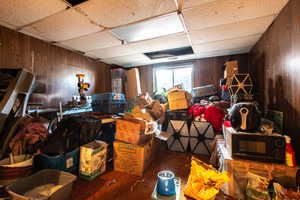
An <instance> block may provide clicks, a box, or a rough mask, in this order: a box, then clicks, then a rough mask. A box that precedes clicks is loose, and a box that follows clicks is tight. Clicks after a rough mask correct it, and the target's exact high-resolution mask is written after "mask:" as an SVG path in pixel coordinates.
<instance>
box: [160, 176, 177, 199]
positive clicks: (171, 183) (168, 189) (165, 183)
mask: <svg viewBox="0 0 300 200" xmlns="http://www.w3.org/2000/svg"><path fill="white" fill-rule="evenodd" d="M157 178H158V179H157V187H156V190H157V193H158V194H160V195H163V196H172V195H175V194H176V191H175V180H174V179H175V175H174V173H173V172H171V171H160V172H158V174H157Z"/></svg>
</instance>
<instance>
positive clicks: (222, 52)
mask: <svg viewBox="0 0 300 200" xmlns="http://www.w3.org/2000/svg"><path fill="white" fill-rule="evenodd" d="M251 47H252V46H248V47H243V48H239V49H228V50H218V51H210V52H203V53H198V54H196V55H195V58H197V59H200V58H209V57H216V56H227V55H235V54H242V53H248V52H249V51H250V50H251Z"/></svg>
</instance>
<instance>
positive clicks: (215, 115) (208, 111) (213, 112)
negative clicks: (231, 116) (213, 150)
mask: <svg viewBox="0 0 300 200" xmlns="http://www.w3.org/2000/svg"><path fill="white" fill-rule="evenodd" d="M189 114H191V115H193V117H194V118H195V117H197V116H200V115H202V114H204V119H205V120H206V121H208V122H209V123H211V124H212V126H213V128H214V130H216V131H221V130H222V124H223V119H224V117H225V113H224V111H223V110H221V109H220V108H218V107H216V106H206V107H205V106H201V105H199V104H195V105H193V106H192V107H191V108H190V109H189Z"/></svg>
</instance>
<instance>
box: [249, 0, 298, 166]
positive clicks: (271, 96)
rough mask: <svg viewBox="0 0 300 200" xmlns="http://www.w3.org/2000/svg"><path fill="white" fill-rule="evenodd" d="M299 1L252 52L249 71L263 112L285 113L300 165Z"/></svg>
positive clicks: (293, 1)
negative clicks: (253, 78) (267, 109)
mask: <svg viewBox="0 0 300 200" xmlns="http://www.w3.org/2000/svg"><path fill="white" fill-rule="evenodd" d="M299 11H300V1H299V0H290V1H289V3H288V4H287V6H286V7H285V8H284V9H283V10H282V11H281V13H280V14H279V16H278V17H277V18H276V20H275V22H274V23H273V24H272V25H271V26H270V27H269V29H268V30H267V31H266V32H265V33H264V35H263V36H262V38H261V39H260V40H259V42H258V43H257V44H256V45H255V47H254V48H253V49H252V51H251V52H250V56H249V67H250V69H251V71H252V73H253V74H254V77H255V78H256V79H255V84H256V91H257V92H258V93H259V94H260V95H259V97H260V98H259V99H260V102H261V103H262V104H263V105H264V108H270V109H275V110H279V111H282V112H284V133H285V134H287V135H290V136H291V137H292V140H293V144H294V148H295V150H296V153H297V160H298V163H299V162H300V148H299V145H300V134H299V130H300V78H299V76H300V20H299V19H300V12H299Z"/></svg>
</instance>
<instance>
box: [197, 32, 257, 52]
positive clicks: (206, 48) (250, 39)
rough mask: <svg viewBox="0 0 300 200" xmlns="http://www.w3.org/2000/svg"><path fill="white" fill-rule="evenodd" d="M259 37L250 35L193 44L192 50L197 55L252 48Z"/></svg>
mask: <svg viewBox="0 0 300 200" xmlns="http://www.w3.org/2000/svg"><path fill="white" fill-rule="evenodd" d="M260 37H261V34H256V35H251V36H246V37H241V38H236V39H229V40H223V41H217V42H209V43H203V44H195V45H193V49H194V52H195V53H196V54H199V53H204V52H212V51H222V50H231V49H242V48H248V47H252V46H254V45H255V43H256V42H257V41H258V40H259V38H260Z"/></svg>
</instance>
